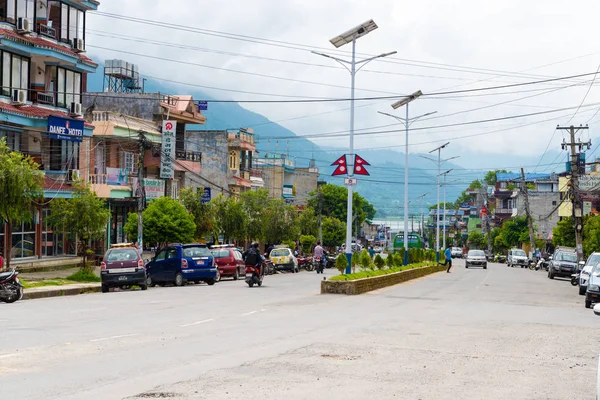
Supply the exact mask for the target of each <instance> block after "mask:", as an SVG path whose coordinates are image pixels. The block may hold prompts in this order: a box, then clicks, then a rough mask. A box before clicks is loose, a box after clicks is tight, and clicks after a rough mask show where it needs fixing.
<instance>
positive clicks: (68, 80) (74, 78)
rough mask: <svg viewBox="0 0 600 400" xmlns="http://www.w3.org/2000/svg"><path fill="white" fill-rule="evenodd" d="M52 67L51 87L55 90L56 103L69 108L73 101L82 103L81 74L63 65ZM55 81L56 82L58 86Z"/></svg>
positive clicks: (58, 105)
mask: <svg viewBox="0 0 600 400" xmlns="http://www.w3.org/2000/svg"><path fill="white" fill-rule="evenodd" d="M51 68H52V70H51V72H50V76H51V77H50V87H51V90H54V92H55V93H54V94H55V95H54V97H55V98H56V104H55V105H56V106H57V107H63V108H69V107H71V103H81V74H80V73H79V72H75V71H71V70H68V69H64V68H61V67H51ZM53 82H56V87H54V85H53V84H52V83H53Z"/></svg>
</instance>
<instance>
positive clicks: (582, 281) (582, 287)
mask: <svg viewBox="0 0 600 400" xmlns="http://www.w3.org/2000/svg"><path fill="white" fill-rule="evenodd" d="M598 264H600V253H598V252H595V253H592V254H590V256H589V257H588V259H587V261H586V262H585V265H584V266H583V269H582V270H581V274H580V275H579V294H580V295H582V296H583V295H584V294H585V291H586V290H587V285H588V280H589V279H590V275H591V274H592V270H593V269H594V267H595V266H596V265H598Z"/></svg>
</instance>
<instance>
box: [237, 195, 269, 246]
mask: <svg viewBox="0 0 600 400" xmlns="http://www.w3.org/2000/svg"><path fill="white" fill-rule="evenodd" d="M240 201H241V202H242V204H243V208H244V212H245V213H246V220H247V227H246V236H247V239H248V240H249V241H251V240H256V241H259V242H261V241H264V240H265V212H266V210H267V206H268V205H269V202H270V201H271V200H269V191H268V190H266V189H259V190H257V191H254V190H250V191H247V192H244V193H242V194H241V195H240Z"/></svg>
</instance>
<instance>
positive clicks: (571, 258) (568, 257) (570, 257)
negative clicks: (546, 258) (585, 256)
mask: <svg viewBox="0 0 600 400" xmlns="http://www.w3.org/2000/svg"><path fill="white" fill-rule="evenodd" d="M556 261H567V262H577V255H576V254H575V253H558V255H557V256H556Z"/></svg>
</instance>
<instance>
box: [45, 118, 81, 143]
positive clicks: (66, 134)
mask: <svg viewBox="0 0 600 400" xmlns="http://www.w3.org/2000/svg"><path fill="white" fill-rule="evenodd" d="M83 127H84V121H83V120H79V119H71V118H62V117H56V116H54V115H51V116H49V117H48V134H49V135H50V139H57V140H69V141H71V142H81V141H82V140H83Z"/></svg>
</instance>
